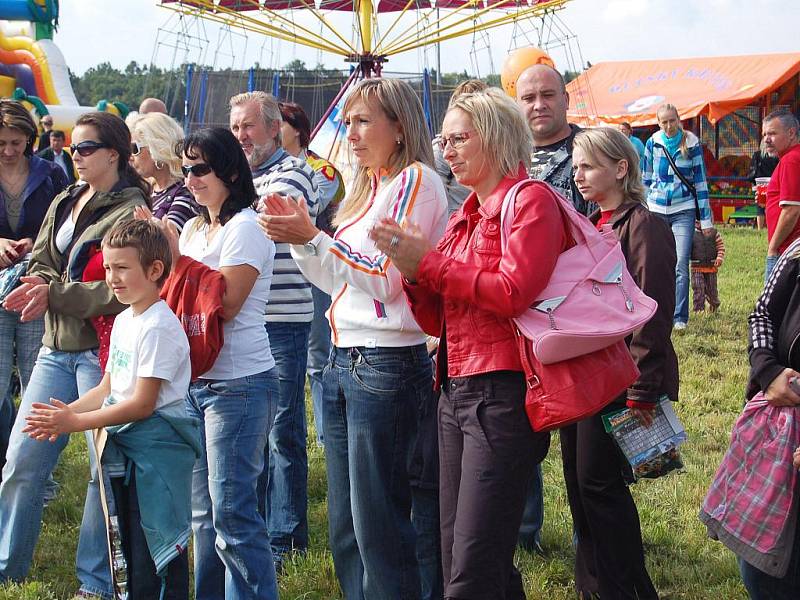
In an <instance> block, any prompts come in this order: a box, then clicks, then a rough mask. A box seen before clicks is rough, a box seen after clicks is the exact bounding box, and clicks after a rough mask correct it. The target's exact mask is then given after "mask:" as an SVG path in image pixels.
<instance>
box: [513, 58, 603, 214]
mask: <svg viewBox="0 0 800 600" xmlns="http://www.w3.org/2000/svg"><path fill="white" fill-rule="evenodd" d="M516 89H517V98H516V100H517V105H518V106H519V108H520V110H521V111H522V114H523V115H524V116H525V119H526V120H527V121H528V127H530V130H531V134H532V135H533V149H532V151H531V167H530V169H529V171H528V174H529V175H530V176H531V177H532V178H533V179H539V180H541V181H546V182H547V183H549V184H550V185H552V186H553V187H554V188H556V190H557V191H558V192H560V193H561V195H562V196H564V197H565V198H566V199H567V200H569V201H570V202H572V204H573V206H575V208H576V209H577V210H578V211H579V212H581V213H583V214H584V215H586V214H589V212H591V210H593V209H594V207H592V206H589V204H588V203H587V202H586V201H585V200H584V199H583V196H581V193H580V191H579V190H578V188H576V187H575V182H574V181H572V142H573V140H574V139H575V134H577V133H578V131H580V127H578V126H577V125H571V124H570V123H569V122H568V121H567V109H568V108H569V94H568V93H567V86H566V84H565V83H564V77H563V76H562V75H561V73H559V72H558V71H557V70H556V69H554V68H553V67H550V66H548V65H533V66H532V67H528V68H527V69H525V70H524V71H523V72H522V73H520V76H519V78H517V86H516Z"/></svg>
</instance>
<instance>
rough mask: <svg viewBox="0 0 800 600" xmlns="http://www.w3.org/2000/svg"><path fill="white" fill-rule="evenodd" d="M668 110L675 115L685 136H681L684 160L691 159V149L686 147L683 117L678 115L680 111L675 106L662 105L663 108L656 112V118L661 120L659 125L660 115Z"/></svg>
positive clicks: (679, 128)
mask: <svg viewBox="0 0 800 600" xmlns="http://www.w3.org/2000/svg"><path fill="white" fill-rule="evenodd" d="M668 110H671V111H672V112H674V113H675V117H676V118H677V119H678V131H680V132H681V133H682V134H683V135H682V136H681V143H680V149H681V156H683V158H689V147H688V146H687V145H686V132H685V131H684V129H683V123H681V116H680V115H679V114H678V109H677V108H675V105H674V104H669V103H667V104H662V105H661V106H659V107H658V110H657V111H656V118H657V119H658V120H659V125H660V121H661V116H660V115H662V114H663V113H665V112H667V111H668Z"/></svg>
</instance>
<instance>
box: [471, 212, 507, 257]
mask: <svg viewBox="0 0 800 600" xmlns="http://www.w3.org/2000/svg"><path fill="white" fill-rule="evenodd" d="M472 249H473V250H474V251H475V252H477V253H478V254H481V255H488V256H493V257H497V261H498V262H499V260H500V219H499V218H497V219H482V220H481V221H480V223H479V224H478V228H477V231H476V232H475V233H474V235H473V239H472Z"/></svg>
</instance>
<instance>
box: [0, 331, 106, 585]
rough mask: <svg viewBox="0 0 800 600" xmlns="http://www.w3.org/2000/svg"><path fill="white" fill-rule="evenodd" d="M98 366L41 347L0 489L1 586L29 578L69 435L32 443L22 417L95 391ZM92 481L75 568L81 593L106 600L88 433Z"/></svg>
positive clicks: (89, 356) (88, 356)
mask: <svg viewBox="0 0 800 600" xmlns="http://www.w3.org/2000/svg"><path fill="white" fill-rule="evenodd" d="M100 375H101V374H100V366H99V365H98V362H97V354H96V352H95V351H92V350H87V351H85V352H62V351H59V350H51V349H50V348H47V347H42V349H41V350H40V351H39V356H38V357H37V359H36V366H35V367H34V368H33V373H32V374H31V378H30V381H29V382H28V388H27V389H26V390H25V394H24V395H23V397H22V404H21V405H20V409H19V418H18V419H17V420H16V422H15V423H14V428H13V429H12V431H11V441H10V442H9V446H8V457H7V459H8V462H7V463H6V466H5V468H4V469H3V483H2V485H0V581H3V580H6V579H12V580H20V579H23V578H24V577H25V576H27V574H28V570H29V569H30V566H31V560H32V558H33V551H34V548H35V546H36V540H37V539H38V537H39V531H40V530H41V526H42V506H43V501H44V493H45V484H46V482H47V478H48V476H49V475H50V473H52V471H53V468H54V467H55V466H56V462H57V461H58V456H59V455H60V454H61V451H62V450H63V449H64V447H65V446H66V445H67V441H68V440H69V436H66V435H62V436H59V437H58V439H57V440H56V441H55V442H54V443H50V442H37V441H36V440H33V439H31V438H29V437H28V436H27V434H24V433H22V428H23V427H25V417H26V416H27V415H28V414H29V413H30V410H31V405H32V404H33V403H34V402H42V403H49V401H50V398H51V397H55V398H58V399H59V400H61V401H62V402H65V403H67V404H69V403H71V402H74V401H75V400H76V399H77V398H78V396H80V395H81V394H83V393H85V392H87V391H88V390H89V389H91V388H92V387H94V386H96V385H97V384H98V383H99V381H100ZM86 438H87V442H88V446H89V466H90V472H91V473H92V478H91V480H90V482H89V486H88V489H87V491H86V504H85V505H84V507H83V521H82V522H81V529H80V537H79V539H78V552H77V559H76V568H77V576H78V580H79V581H80V583H81V590H83V591H84V592H87V593H92V594H96V595H99V596H102V597H104V598H110V597H111V573H110V571H109V566H108V551H107V547H106V527H105V522H104V518H103V512H102V509H101V507H100V491H99V488H98V486H97V478H96V472H97V469H96V457H95V453H94V445H93V443H92V441H91V432H86Z"/></svg>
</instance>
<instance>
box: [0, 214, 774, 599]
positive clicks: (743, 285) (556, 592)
mask: <svg viewBox="0 0 800 600" xmlns="http://www.w3.org/2000/svg"><path fill="white" fill-rule="evenodd" d="M722 234H723V237H724V238H725V242H726V246H727V259H726V261H725V264H724V266H723V268H722V270H721V272H720V277H719V285H720V296H721V298H722V307H721V309H720V310H719V312H717V313H716V314H713V315H707V314H701V315H699V316H693V317H692V318H691V320H690V323H689V327H688V329H687V330H685V331H684V332H678V333H675V334H674V335H673V339H674V342H675V346H676V349H677V352H678V357H679V360H680V368H681V373H680V375H681V400H680V403H679V404H678V405H677V407H676V408H677V412H678V414H679V416H680V417H681V419H682V420H683V422H684V424H685V425H686V428H687V430H688V432H689V436H690V437H689V441H688V442H687V444H686V446H685V447H684V451H683V455H684V462H685V463H686V469H685V472H683V473H680V474H671V475H669V476H668V477H665V478H662V479H659V480H655V481H643V482H640V483H638V484H636V485H635V486H633V494H634V496H635V499H636V502H637V505H638V507H639V514H640V516H641V520H642V528H643V532H644V541H645V547H646V551H647V560H648V568H649V570H650V573H651V575H652V577H653V580H654V582H655V584H656V587H657V588H658V590H659V591H660V593H661V596H662V598H665V599H673V600H677V599H687V600H688V599H696V600H700V599H710V598H714V599H723V600H734V599H744V598H747V595H746V593H745V591H744V588H743V587H742V585H741V583H740V580H739V575H738V570H737V568H736V564H735V561H734V558H733V555H732V554H731V553H730V552H729V551H728V550H726V549H725V548H724V547H723V546H722V545H721V544H719V543H716V542H712V541H711V540H709V539H708V538H707V537H706V534H705V528H704V527H703V526H702V525H701V524H700V522H699V521H698V519H697V512H698V508H699V506H700V503H701V501H702V499H703V497H704V494H705V492H706V489H707V487H708V484H709V482H710V480H711V477H712V475H713V474H714V471H715V469H716V467H717V465H718V463H719V460H720V458H721V457H722V453H723V452H724V450H725V448H726V447H727V442H728V435H729V432H730V428H731V425H732V423H733V421H734V419H735V417H736V415H737V414H738V412H739V409H740V407H741V404H742V401H743V390H744V385H745V381H746V376H747V368H748V363H747V355H746V347H747V328H746V319H747V315H748V313H749V312H750V310H751V308H752V306H753V303H754V301H755V299H756V297H757V295H758V293H759V291H760V288H761V285H760V284H761V281H762V277H763V274H762V273H763V261H764V254H765V250H766V239H765V235H764V234H763V232H756V231H753V230H750V229H729V228H726V229H723V230H722ZM309 410H310V409H309ZM308 422H309V423H310V424H313V418H309V420H308ZM312 439H313V436H312V435H311V434H309V440H312ZM553 439H554V444H553V446H552V449H551V451H550V455H549V456H548V458H547V460H546V461H545V464H544V473H545V475H544V481H545V527H544V532H543V545H544V547H545V550H546V553H547V556H546V557H545V558H541V557H538V556H534V555H531V554H528V553H525V552H520V553H518V555H517V560H518V563H519V566H520V570H521V571H522V573H523V576H524V577H525V586H526V591H527V593H528V598H529V599H532V600H545V599H546V600H562V599H567V598H570V599H571V598H574V593H573V591H572V585H571V580H572V560H573V554H572V549H571V545H570V540H571V527H572V524H571V519H570V515H569V507H568V506H567V503H566V494H565V490H564V484H563V479H562V475H561V460H560V456H559V448H558V443H557V440H558V437H557V436H555V437H554V438H553ZM323 461H324V455H323V453H322V451H321V450H319V449H318V448H317V447H316V446H315V445H314V444H313V443H311V442H310V444H309V463H310V464H309V471H310V474H309V521H310V528H311V548H310V550H309V552H308V554H307V555H306V556H303V557H302V558H297V559H295V560H294V562H291V563H288V564H286V565H285V572H284V574H283V576H282V577H281V579H280V589H281V599H282V600H294V599H304V600H312V599H320V600H321V599H329V598H340V597H341V593H340V592H339V589H338V587H337V583H336V577H335V575H334V572H333V563H332V560H331V556H330V553H329V552H328V550H327V525H326V518H325V503H326V497H325V495H326V486H325V465H324V462H323ZM87 476H88V467H87V461H86V448H85V445H84V443H83V437H82V436H78V435H76V436H73V439H72V441H71V442H70V444H69V446H68V447H67V450H66V451H65V452H64V454H63V456H62V460H61V463H60V464H59V467H58V469H57V471H56V479H57V480H58V481H59V482H60V483H61V492H60V495H59V497H58V498H57V499H56V500H55V501H54V502H52V503H51V504H50V506H48V507H47V509H46V510H45V513H44V525H43V528H42V536H41V538H40V540H39V545H38V547H37V551H36V557H35V561H34V565H33V569H32V571H31V576H30V580H29V582H27V583H25V584H24V585H19V586H16V585H7V586H0V600H33V599H37V600H38V599H62V598H70V597H71V594H73V593H74V592H75V590H76V589H77V581H76V579H75V574H74V556H75V547H76V542H77V536H78V528H79V526H80V519H81V513H82V508H83V495H84V494H85V489H86V485H85V482H86V479H87ZM608 534H609V535H613V534H614V533H613V532H608ZM371 600H373V599H371Z"/></svg>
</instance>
